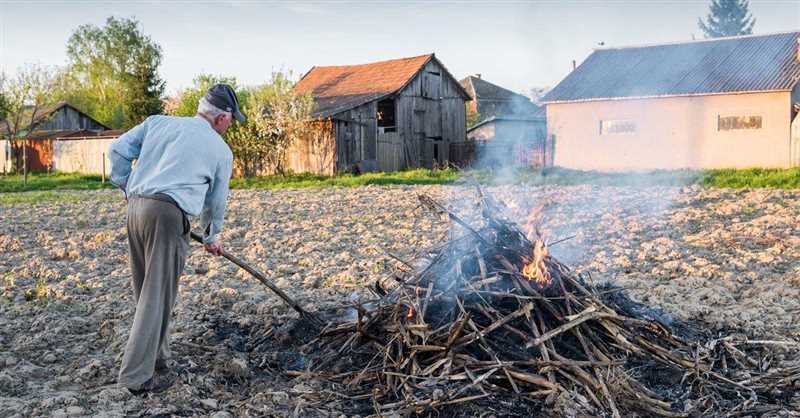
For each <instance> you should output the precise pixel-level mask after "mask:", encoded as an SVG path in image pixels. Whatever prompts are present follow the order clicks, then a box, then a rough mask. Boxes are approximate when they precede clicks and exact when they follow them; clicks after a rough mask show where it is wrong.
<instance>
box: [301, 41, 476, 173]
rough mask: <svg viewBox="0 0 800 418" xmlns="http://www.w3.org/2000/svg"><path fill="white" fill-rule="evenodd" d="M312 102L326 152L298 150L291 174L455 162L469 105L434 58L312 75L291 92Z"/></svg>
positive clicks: (321, 149)
mask: <svg viewBox="0 0 800 418" xmlns="http://www.w3.org/2000/svg"><path fill="white" fill-rule="evenodd" d="M295 91H297V92H300V93H310V94H311V95H312V96H313V98H314V101H315V109H314V112H313V116H314V117H316V118H318V119H319V121H320V123H319V129H324V130H327V131H328V132H329V133H330V138H331V142H330V143H329V144H311V145H309V144H299V145H298V146H295V147H294V149H293V150H291V151H290V153H289V166H290V167H289V168H290V169H292V170H294V171H313V172H323V173H331V172H340V171H350V170H355V171H376V170H380V171H394V170H399V169H404V168H408V167H431V166H434V165H441V164H444V163H447V162H449V161H453V160H454V159H457V158H459V154H460V150H459V147H460V146H463V144H464V142H465V141H466V117H465V108H464V103H465V101H467V100H470V96H469V94H468V93H467V92H466V91H464V89H463V88H462V87H461V85H459V84H458V81H456V79H455V78H453V76H452V75H451V74H450V72H448V71H447V69H446V68H445V67H444V65H442V63H441V62H440V61H439V60H438V59H437V58H436V56H435V55H434V54H428V55H421V56H417V57H410V58H401V59H393V60H389V61H380V62H373V63H369V64H360V65H340V66H325V67H314V68H312V69H311V70H310V71H309V72H308V73H306V74H305V76H303V78H302V79H300V81H299V82H298V83H297V85H296V86H295Z"/></svg>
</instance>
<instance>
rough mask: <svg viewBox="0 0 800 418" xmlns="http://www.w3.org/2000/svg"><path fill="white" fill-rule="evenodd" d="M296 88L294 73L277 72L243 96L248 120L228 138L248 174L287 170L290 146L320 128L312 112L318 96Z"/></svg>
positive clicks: (244, 171)
mask: <svg viewBox="0 0 800 418" xmlns="http://www.w3.org/2000/svg"><path fill="white" fill-rule="evenodd" d="M293 88H294V82H293V81H292V80H291V73H284V72H275V73H273V74H272V77H271V79H270V81H269V82H268V83H266V84H263V85H261V86H258V87H255V88H252V89H249V90H248V92H247V95H246V97H244V98H243V99H240V102H241V103H242V106H243V113H244V114H245V116H247V123H244V124H242V125H241V126H240V127H239V128H238V129H236V130H234V131H232V132H229V133H228V135H227V136H226V138H227V141H228V144H229V145H230V146H231V150H232V151H233V155H234V157H235V158H236V159H237V163H238V164H239V167H240V168H241V170H242V173H243V174H244V175H245V176H250V175H255V174H257V173H258V172H259V171H261V170H266V171H270V172H274V173H278V174H285V173H286V153H287V151H288V150H289V148H290V147H291V146H292V144H294V143H295V142H296V141H298V140H300V139H303V138H308V137H309V135H313V134H314V133H315V132H316V126H315V125H314V124H313V123H312V119H311V116H310V115H311V111H312V110H313V108H314V100H313V99H312V98H311V95H309V94H298V93H295V91H294V89H293Z"/></svg>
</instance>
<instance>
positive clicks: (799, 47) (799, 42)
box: [795, 38, 800, 61]
mask: <svg viewBox="0 0 800 418" xmlns="http://www.w3.org/2000/svg"><path fill="white" fill-rule="evenodd" d="M795 58H797V60H798V61H800V38H797V57H795Z"/></svg>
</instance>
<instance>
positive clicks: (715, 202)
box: [0, 186, 800, 418]
mask: <svg viewBox="0 0 800 418" xmlns="http://www.w3.org/2000/svg"><path fill="white" fill-rule="evenodd" d="M490 191H491V192H492V193H493V194H494V195H495V197H497V198H498V200H501V201H502V202H504V203H505V204H506V206H507V207H508V210H509V214H510V215H511V216H512V217H513V218H515V219H516V220H518V221H519V222H521V223H523V224H524V223H525V221H526V218H527V216H528V214H529V213H530V212H531V211H532V210H533V209H534V208H536V207H538V206H539V205H544V209H543V214H544V224H543V230H544V233H545V235H546V236H547V237H548V238H549V241H550V242H556V241H559V240H562V239H564V240H563V241H561V242H558V243H557V244H554V245H553V246H552V247H551V251H552V253H553V254H554V255H555V256H556V257H557V258H558V259H560V260H561V261H563V262H566V263H567V264H570V265H571V266H573V267H574V268H575V270H577V271H578V272H582V273H585V274H589V275H591V277H592V280H595V281H614V282H615V283H616V284H618V285H621V286H623V287H625V288H627V289H628V293H629V294H630V295H631V296H632V297H633V298H635V299H637V300H639V301H641V302H643V303H646V304H648V305H652V306H660V307H662V308H663V309H664V310H666V311H669V312H671V313H672V314H673V315H675V316H676V317H678V318H682V319H702V320H704V321H705V322H707V323H708V326H709V327H712V328H718V329H719V330H728V331H729V330H730V329H737V330H741V332H742V334H743V335H750V336H759V337H761V338H771V339H781V340H791V339H794V340H797V339H798V338H800V328H798V327H797V325H796V324H797V323H798V321H799V320H800V221H798V220H799V219H800V192H795V191H780V190H727V189H703V188H699V187H685V188H679V187H672V188H666V187H648V188H633V187H600V186H571V187H525V186H501V187H494V188H491V189H490ZM64 193H65V194H70V195H78V196H79V199H75V198H73V197H74V196H71V198H69V199H63V200H55V201H48V202H42V203H35V204H14V205H0V418H2V417H29V416H63V417H80V416H95V417H123V416H211V417H215V418H225V417H233V416H287V415H296V416H341V415H347V414H349V413H352V411H349V410H348V409H347V408H346V406H347V403H346V402H340V403H330V404H326V403H320V402H314V401H313V400H314V399H318V398H320V397H321V394H322V392H324V391H327V390H328V388H327V386H325V385H323V384H321V382H319V381H316V380H315V379H314V378H313V377H312V376H311V375H309V374H306V373H303V370H304V369H305V366H307V361H308V360H307V359H306V358H304V357H303V356H300V355H298V354H296V352H295V351H294V350H292V349H290V348H291V347H293V346H294V345H295V344H296V341H299V340H301V339H302V338H304V337H307V334H308V332H307V330H303V329H298V322H297V321H295V318H296V314H295V313H294V311H292V310H291V309H290V308H288V307H286V306H285V305H284V304H283V303H282V301H281V300H280V299H278V298H277V297H276V296H274V295H272V294H271V293H270V292H269V291H268V290H267V289H266V288H265V287H264V286H263V285H262V284H260V283H259V282H257V281H256V280H254V279H252V278H251V277H250V276H249V275H248V274H247V273H245V272H243V271H241V270H239V269H238V268H237V267H236V266H234V265H232V264H230V263H229V262H227V261H226V260H224V259H222V258H216V257H213V256H210V255H207V254H206V253H205V252H204V251H203V250H202V249H201V248H200V247H199V246H197V245H193V249H192V251H191V254H190V256H189V258H188V261H187V264H186V271H185V274H184V275H183V276H182V277H181V280H180V296H179V299H178V302H177V306H176V309H175V311H174V317H173V326H172V345H171V346H172V351H173V357H172V358H171V359H170V361H169V366H170V368H171V370H172V372H173V373H174V374H175V375H176V376H177V380H176V382H175V384H174V385H173V386H172V387H170V388H169V389H168V390H167V391H165V392H163V393H159V394H148V395H143V396H133V395H132V394H131V393H130V392H128V391H127V390H125V389H120V388H117V387H116V386H115V379H116V374H117V370H118V367H119V362H120V359H121V355H122V351H123V349H124V346H125V342H126V341H127V337H128V331H129V328H130V324H131V320H132V317H133V306H132V302H131V295H130V288H129V280H130V269H129V267H128V253H127V238H126V233H125V202H124V200H122V197H121V195H120V194H119V192H116V191H110V190H105V191H87V192H64ZM420 193H425V194H429V195H431V196H432V197H434V198H436V199H438V200H440V201H444V202H448V203H449V205H450V206H451V207H453V208H455V209H456V210H457V209H458V208H459V206H460V205H468V204H470V201H471V200H472V195H471V193H473V191H472V190H471V189H469V188H464V187H460V186H398V187H385V186H382V187H379V186H367V187H359V188H327V189H302V190H281V191H233V192H232V194H231V197H230V200H229V210H228V215H227V218H226V224H225V229H224V232H223V233H222V235H221V238H222V240H223V242H224V244H225V246H226V248H227V249H228V250H229V251H230V252H232V253H234V254H236V255H239V256H240V257H241V258H243V259H245V260H248V261H250V262H252V263H253V264H254V265H255V266H256V267H257V268H258V269H259V270H261V271H263V272H264V273H265V274H266V275H267V277H269V278H270V279H271V280H273V281H274V282H275V283H276V284H277V285H278V286H279V287H281V288H282V289H284V290H285V291H286V292H287V293H288V294H290V295H291V296H292V297H295V298H296V299H297V300H298V301H299V302H300V303H301V304H302V305H304V306H306V307H307V308H308V309H310V310H319V311H326V312H329V313H330V312H333V313H335V314H337V315H340V316H341V317H347V316H348V315H352V314H353V312H352V311H351V310H348V309H338V310H335V308H336V307H337V306H341V305H343V304H348V303H350V304H352V303H354V302H358V301H359V300H363V299H364V298H366V297H368V296H369V295H368V292H367V291H366V290H365V286H366V285H369V284H371V283H372V282H374V281H375V280H383V279H385V278H386V277H387V275H389V274H391V272H392V271H393V269H395V268H397V267H399V265H400V263H401V262H400V261H398V259H403V260H407V259H412V258H413V256H414V255H415V254H416V253H418V252H419V251H421V250H423V249H425V248H428V247H431V246H433V245H435V244H436V243H438V242H440V240H442V239H443V238H446V237H447V234H448V228H447V226H448V225H447V222H445V221H444V220H443V219H442V218H441V217H440V216H437V215H435V214H431V213H429V212H427V211H425V210H424V209H422V208H420V207H419V202H418V200H417V195H418V194H420ZM300 327H302V326H301V325H300ZM486 413H487V415H491V413H492V412H491V411H490V410H487V411H486Z"/></svg>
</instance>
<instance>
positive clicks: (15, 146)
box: [0, 102, 121, 174]
mask: <svg viewBox="0 0 800 418" xmlns="http://www.w3.org/2000/svg"><path fill="white" fill-rule="evenodd" d="M31 112H32V111H31ZM36 113H37V115H36V117H35V118H34V121H33V130H32V131H31V132H28V133H27V134H26V136H25V137H24V139H18V140H14V141H11V142H10V141H8V140H5V141H0V151H2V152H0V156H2V157H3V160H2V161H0V164H1V165H2V169H3V170H4V171H9V170H10V169H11V167H12V166H14V167H22V161H23V146H22V145H23V141H24V142H25V145H26V146H25V147H24V148H25V149H26V150H27V152H26V153H27V165H28V171H31V172H36V171H51V170H61V171H83V172H94V171H96V172H97V173H98V174H100V171H99V170H101V168H100V167H101V165H102V161H100V160H101V158H103V155H101V154H98V155H97V156H93V157H92V158H94V159H97V160H98V161H97V162H93V163H92V164H91V166H92V167H97V169H96V170H90V171H86V170H81V169H79V168H80V167H73V164H69V165H68V167H66V166H64V164H61V165H62V167H58V165H59V161H60V160H61V162H63V161H65V160H63V157H62V154H63V153H62V152H61V151H60V149H66V148H67V147H65V146H60V145H59V144H58V143H59V142H61V141H87V140H88V141H97V140H110V139H113V138H116V137H117V136H119V135H120V133H121V131H112V130H110V128H109V127H108V126H106V125H104V124H102V123H100V122H98V121H97V120H95V119H94V118H92V117H91V116H89V115H87V114H86V113H84V112H83V111H81V110H80V109H78V108H77V107H75V106H73V105H72V104H70V103H68V102H59V103H57V104H55V105H52V106H49V107H47V108H44V109H41V110H37V112H36ZM28 122H29V121H28V120H26V121H25V123H28ZM6 123H7V121H0V136H2V135H5V134H6V132H7V127H6ZM90 145H91V142H89V143H86V144H83V145H81V147H78V148H76V147H75V146H74V145H73V146H70V147H68V148H70V149H73V150H76V151H74V152H79V153H81V154H85V152H83V151H77V150H78V149H79V148H86V147H88V146H90ZM74 152H73V153H72V154H74ZM72 154H71V155H72ZM95 157H96V158H95ZM87 167H88V166H87ZM67 168H69V169H67ZM72 168H77V169H72Z"/></svg>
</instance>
